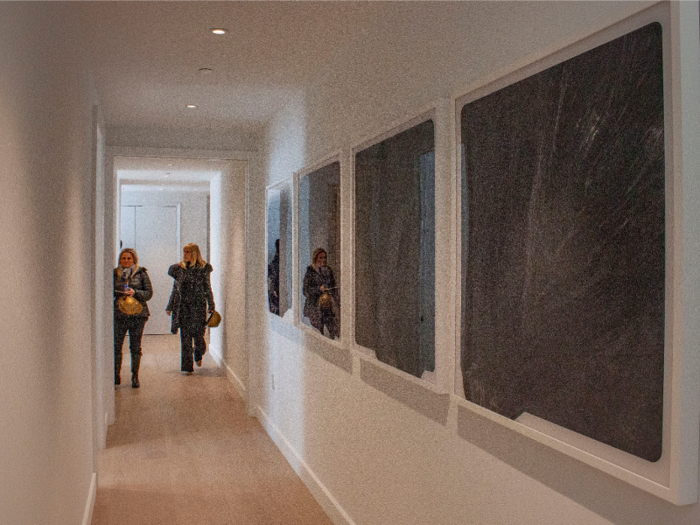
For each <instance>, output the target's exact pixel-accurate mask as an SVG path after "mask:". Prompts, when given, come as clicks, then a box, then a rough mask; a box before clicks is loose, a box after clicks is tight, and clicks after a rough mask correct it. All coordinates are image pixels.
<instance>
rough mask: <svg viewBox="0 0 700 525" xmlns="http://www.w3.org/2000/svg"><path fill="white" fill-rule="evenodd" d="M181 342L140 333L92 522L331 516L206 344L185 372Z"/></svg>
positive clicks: (259, 524)
mask: <svg viewBox="0 0 700 525" xmlns="http://www.w3.org/2000/svg"><path fill="white" fill-rule="evenodd" d="M179 346H180V345H179V337H178V336H172V335H147V336H144V339H143V353H144V355H143V359H142V363H141V373H140V377H141V388H139V389H132V388H131V386H130V384H129V382H128V381H123V382H122V385H121V386H119V387H117V388H116V392H115V394H116V423H115V424H114V425H112V426H111V427H110V428H109V433H108V436H107V448H106V449H105V450H102V451H100V452H99V454H98V488H97V498H96V501H95V510H94V514H93V520H92V525H116V524H122V523H128V524H129V525H160V524H167V525H224V524H235V525H274V524H284V525H296V524H298V525H331V523H332V522H331V520H330V519H329V518H328V517H327V516H326V514H325V513H324V511H323V510H322V509H321V507H320V506H319V505H318V503H317V502H316V501H315V500H314V498H313V496H312V495H311V493H310V492H309V491H308V489H307V488H306V486H305V485H304V484H303V483H302V481H301V480H300V479H299V478H298V477H297V475H296V473H295V472H294V470H293V469H292V468H291V466H290V465H289V464H288V463H287V461H286V460H285V458H284V456H283V455H282V453H281V452H280V451H279V449H277V447H276V446H275V445H274V443H273V442H272V440H271V439H270V437H269V436H268V435H267V434H266V433H265V431H264V429H263V427H262V426H261V425H260V423H259V422H258V420H257V419H255V418H251V417H249V416H248V414H247V413H246V410H245V405H244V402H243V400H242V399H241V397H240V395H239V394H238V392H236V390H235V388H234V387H233V385H232V384H231V383H230V382H229V380H228V379H227V377H226V374H225V373H224V371H223V370H221V369H220V368H219V367H218V366H217V364H216V362H215V361H214V359H213V358H212V357H211V356H210V355H209V353H207V354H206V355H205V356H204V360H203V365H202V367H201V368H197V369H196V370H195V373H194V375H192V376H186V375H185V374H183V373H182V372H180V348H179ZM129 366H130V362H129V355H128V352H127V354H126V355H125V358H124V365H123V368H122V373H123V374H124V373H125V371H128V368H129Z"/></svg>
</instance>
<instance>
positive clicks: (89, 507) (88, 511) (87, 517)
mask: <svg viewBox="0 0 700 525" xmlns="http://www.w3.org/2000/svg"><path fill="white" fill-rule="evenodd" d="M96 495H97V472H93V473H92V480H90V492H89V493H88V499H87V502H86V503H85V512H83V525H90V524H91V523H92V512H93V511H94V510H95V496H96Z"/></svg>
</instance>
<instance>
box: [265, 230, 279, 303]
mask: <svg viewBox="0 0 700 525" xmlns="http://www.w3.org/2000/svg"><path fill="white" fill-rule="evenodd" d="M267 300H268V303H269V305H270V311H271V312H272V313H273V314H277V315H279V314H280V240H279V239H277V240H276V241H275V256H274V257H273V258H272V261H271V262H270V264H268V265H267Z"/></svg>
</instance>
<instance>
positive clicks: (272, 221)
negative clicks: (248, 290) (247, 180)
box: [267, 182, 293, 317]
mask: <svg viewBox="0 0 700 525" xmlns="http://www.w3.org/2000/svg"><path fill="white" fill-rule="evenodd" d="M267 262H268V264H267V301H268V308H269V310H270V312H272V313H273V314H276V315H279V316H280V317H284V316H285V314H286V313H287V312H288V311H291V308H292V302H293V300H292V295H293V293H292V184H291V182H285V183H283V184H280V185H278V186H276V187H274V188H271V189H268V191H267Z"/></svg>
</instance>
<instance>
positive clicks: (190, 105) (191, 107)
mask: <svg viewBox="0 0 700 525" xmlns="http://www.w3.org/2000/svg"><path fill="white" fill-rule="evenodd" d="M187 107H188V108H190V109H194V108H196V107H197V106H195V105H194V104H187Z"/></svg>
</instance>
